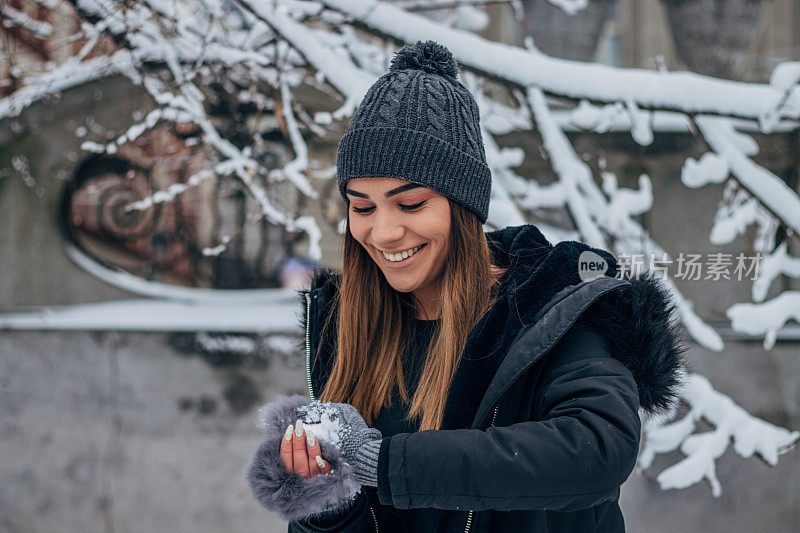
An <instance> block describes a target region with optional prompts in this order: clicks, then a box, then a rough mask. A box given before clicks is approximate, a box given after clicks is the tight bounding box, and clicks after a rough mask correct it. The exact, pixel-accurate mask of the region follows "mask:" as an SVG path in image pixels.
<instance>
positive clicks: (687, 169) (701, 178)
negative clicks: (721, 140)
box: [681, 152, 730, 189]
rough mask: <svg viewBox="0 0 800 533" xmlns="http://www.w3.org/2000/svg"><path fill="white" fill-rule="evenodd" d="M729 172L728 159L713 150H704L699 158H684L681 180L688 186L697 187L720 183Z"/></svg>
mask: <svg viewBox="0 0 800 533" xmlns="http://www.w3.org/2000/svg"><path fill="white" fill-rule="evenodd" d="M728 174H730V167H729V166H728V160H727V159H725V158H724V157H720V156H718V155H717V154H715V153H713V152H706V153H705V154H703V155H702V156H700V160H699V161H698V160H695V159H694V158H692V157H688V158H686V161H685V162H684V163H683V168H682V169H681V181H682V182H683V184H684V185H686V186H687V187H689V188H692V189H697V188H698V187H702V186H704V185H708V184H709V183H722V182H723V181H724V180H725V179H727V177H728Z"/></svg>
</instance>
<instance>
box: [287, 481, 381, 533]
mask: <svg viewBox="0 0 800 533" xmlns="http://www.w3.org/2000/svg"><path fill="white" fill-rule="evenodd" d="M374 530H375V525H374V522H373V518H372V513H370V510H369V505H368V503H367V497H366V495H365V493H364V491H363V490H362V491H361V492H359V493H358V497H357V498H356V499H355V501H354V502H353V503H352V504H350V505H347V506H345V507H343V508H342V509H341V510H337V511H336V512H333V511H332V512H330V513H328V514H327V515H326V516H315V517H311V518H306V519H302V520H294V521H291V522H289V529H288V531H287V533H317V532H322V531H336V532H341V533H371V532H373V531H374Z"/></svg>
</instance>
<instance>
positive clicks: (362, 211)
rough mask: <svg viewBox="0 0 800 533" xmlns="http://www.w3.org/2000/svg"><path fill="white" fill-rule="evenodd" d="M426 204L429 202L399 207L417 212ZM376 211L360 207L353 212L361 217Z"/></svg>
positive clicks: (424, 201)
mask: <svg viewBox="0 0 800 533" xmlns="http://www.w3.org/2000/svg"><path fill="white" fill-rule="evenodd" d="M426 202H427V200H423V201H422V202H419V203H418V204H413V205H404V204H398V205H399V206H400V209H402V210H403V211H416V210H417V209H419V208H421V207H422V206H423V205H425V203H426ZM374 209H375V206H372V207H363V208H359V207H356V206H353V211H354V212H356V213H358V214H359V215H367V214H369V213H371V212H372V211H373V210H374Z"/></svg>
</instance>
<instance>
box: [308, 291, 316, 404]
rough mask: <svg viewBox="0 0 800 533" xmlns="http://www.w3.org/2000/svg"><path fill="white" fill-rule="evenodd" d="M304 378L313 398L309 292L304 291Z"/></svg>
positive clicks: (309, 393)
mask: <svg viewBox="0 0 800 533" xmlns="http://www.w3.org/2000/svg"><path fill="white" fill-rule="evenodd" d="M306 379H307V380H308V395H309V397H310V398H311V399H312V400H313V399H314V389H313V388H312V387H311V294H310V293H308V292H307V293H306Z"/></svg>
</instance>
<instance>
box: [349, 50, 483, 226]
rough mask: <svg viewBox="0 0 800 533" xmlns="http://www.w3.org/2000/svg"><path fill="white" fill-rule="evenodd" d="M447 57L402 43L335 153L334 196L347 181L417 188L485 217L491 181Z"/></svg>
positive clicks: (468, 104)
mask: <svg viewBox="0 0 800 533" xmlns="http://www.w3.org/2000/svg"><path fill="white" fill-rule="evenodd" d="M457 74H458V64H457V63H456V61H455V59H453V55H452V53H450V51H449V50H448V49H447V48H445V47H444V46H442V45H440V44H438V43H435V42H433V41H425V42H422V41H419V42H417V43H416V44H414V45H406V46H404V47H403V48H402V49H401V50H400V51H398V52H397V54H395V58H394V59H393V60H392V66H391V67H390V70H389V72H388V73H386V74H384V75H383V76H381V77H380V78H378V80H377V81H376V82H375V83H374V84H373V85H372V86H371V87H370V88H369V90H368V91H367V94H366V95H365V96H364V99H363V100H362V102H361V104H360V105H359V107H358V110H357V111H356V113H355V114H354V115H353V118H352V119H351V120H350V123H349V124H348V125H347V128H346V130H345V134H344V136H343V137H342V139H341V141H340V142H339V147H338V151H337V154H336V170H337V182H338V187H339V193H340V194H341V196H342V198H344V200H345V201H347V194H346V192H345V189H346V183H347V181H348V180H350V179H353V178H370V177H373V178H382V177H390V178H399V179H403V180H407V181H413V182H416V183H420V184H422V185H424V186H426V187H429V188H431V189H433V190H435V191H437V192H439V193H440V194H442V195H444V196H446V197H448V198H450V199H451V200H453V201H455V202H457V203H459V204H461V205H463V206H464V207H466V208H467V209H469V210H471V211H472V212H474V213H475V214H476V215H478V217H479V218H480V220H481V222H484V223H485V222H486V219H487V218H488V214H489V196H490V193H491V182H492V176H491V171H490V170H489V166H488V165H487V164H486V153H485V150H484V147H483V139H482V138H481V130H480V124H479V120H480V115H479V113H478V106H477V104H476V103H475V99H474V98H473V97H472V95H471V94H470V92H469V90H468V89H467V88H466V87H464V85H463V84H462V83H461V82H460V81H458V79H457Z"/></svg>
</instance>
